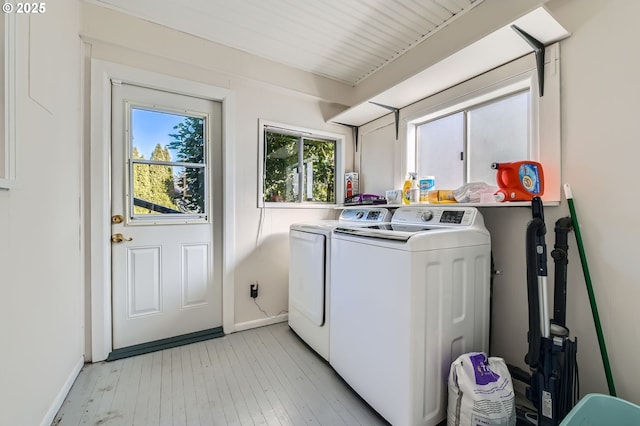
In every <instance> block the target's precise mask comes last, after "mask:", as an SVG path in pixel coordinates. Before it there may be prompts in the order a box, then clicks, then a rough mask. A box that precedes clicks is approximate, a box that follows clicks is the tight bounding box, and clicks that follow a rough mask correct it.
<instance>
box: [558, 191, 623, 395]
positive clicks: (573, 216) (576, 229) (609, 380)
mask: <svg viewBox="0 0 640 426" xmlns="http://www.w3.org/2000/svg"><path fill="white" fill-rule="evenodd" d="M564 195H565V197H566V199H567V203H568V204H569V211H570V212H571V222H572V225H573V231H574V232H575V234H576V242H577V244H578V252H579V253H580V262H581V263H582V272H583V274H584V280H585V283H586V285H587V293H589V302H590V303H591V313H592V314H593V322H594V323H595V326H596V333H597V335H598V344H599V345H600V355H601V356H602V363H603V364H604V372H605V374H606V376H607V384H608V386H609V394H610V395H611V396H616V388H615V386H614V384H613V376H612V374H611V366H610V365H609V356H608V355H607V346H606V344H605V342H604V334H603V333H602V325H601V324H600V315H599V314H598V306H597V305H596V296H595V294H594V292H593V284H592V283H591V274H590V273H589V265H588V264H587V256H586V255H585V252H584V246H583V245H582V235H581V234H580V225H579V224H578V217H577V216H576V209H575V207H574V205H573V193H572V192H571V186H570V185H569V184H568V183H565V184H564Z"/></svg>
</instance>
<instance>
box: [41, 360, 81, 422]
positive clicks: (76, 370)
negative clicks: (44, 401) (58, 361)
mask: <svg viewBox="0 0 640 426" xmlns="http://www.w3.org/2000/svg"><path fill="white" fill-rule="evenodd" d="M83 365H84V356H81V357H80V359H79V360H78V363H77V364H76V365H75V366H74V367H73V370H71V373H70V374H69V377H68V378H67V381H66V382H64V386H62V388H61V389H60V392H58V395H57V396H56V399H54V400H53V403H51V406H50V407H49V411H47V414H46V415H45V416H44V418H43V419H42V422H40V425H41V426H49V425H51V424H52V423H53V420H54V419H55V418H56V414H58V410H60V407H62V404H63V403H64V399H65V398H66V397H67V395H68V394H69V391H70V390H71V386H73V382H75V381H76V378H77V377H78V374H80V370H82V366H83Z"/></svg>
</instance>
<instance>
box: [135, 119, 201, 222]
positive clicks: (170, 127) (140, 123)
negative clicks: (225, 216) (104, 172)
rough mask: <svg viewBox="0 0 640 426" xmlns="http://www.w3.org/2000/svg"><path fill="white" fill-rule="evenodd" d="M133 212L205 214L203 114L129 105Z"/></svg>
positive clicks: (138, 214) (140, 213)
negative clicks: (189, 113)
mask: <svg viewBox="0 0 640 426" xmlns="http://www.w3.org/2000/svg"><path fill="white" fill-rule="evenodd" d="M130 111H131V142H130V147H131V148H130V149H131V150H130V163H131V168H130V177H129V182H130V188H131V189H130V191H131V192H130V193H131V194H132V195H133V196H132V197H130V198H131V201H130V203H131V205H130V211H131V212H132V217H134V218H143V217H145V216H149V215H154V217H157V216H162V215H165V216H166V215H181V216H184V215H195V216H197V217H205V215H206V206H207V191H206V187H207V165H206V161H205V159H206V151H205V147H206V139H205V134H206V132H205V129H206V127H205V124H206V123H205V118H203V117H193V116H187V115H179V114H173V113H168V112H163V111H155V110H150V109H142V108H131V110H130Z"/></svg>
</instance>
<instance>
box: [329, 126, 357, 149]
mask: <svg viewBox="0 0 640 426" xmlns="http://www.w3.org/2000/svg"><path fill="white" fill-rule="evenodd" d="M334 123H336V124H339V125H341V126H345V127H351V131H352V132H353V143H354V145H355V147H356V152H358V126H354V125H352V124H345V123H338V122H337V121H334Z"/></svg>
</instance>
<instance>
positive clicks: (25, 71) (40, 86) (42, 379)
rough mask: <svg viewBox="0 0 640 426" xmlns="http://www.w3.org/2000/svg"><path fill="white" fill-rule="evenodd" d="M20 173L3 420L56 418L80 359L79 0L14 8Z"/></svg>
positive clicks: (0, 399) (14, 200)
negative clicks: (26, 11)
mask: <svg viewBox="0 0 640 426" xmlns="http://www.w3.org/2000/svg"><path fill="white" fill-rule="evenodd" d="M16 20H17V37H16V39H17V75H16V85H17V86H16V98H17V100H16V101H17V105H16V117H17V128H16V135H17V167H16V169H17V173H16V174H17V181H16V183H15V187H14V188H12V189H11V190H9V191H6V190H0V289H1V291H2V296H1V297H0V342H1V345H2V350H1V351H0V365H1V366H2V367H1V368H0V424H3V425H36V424H40V423H44V424H48V423H50V422H51V420H53V416H54V415H55V413H56V411H57V409H58V404H59V403H61V402H62V398H64V396H65V395H66V391H67V390H68V387H69V386H70V385H71V383H72V380H73V379H74V378H75V375H76V374H77V372H78V371H79V369H80V367H81V366H82V362H83V358H82V354H83V326H84V322H83V287H82V273H83V269H82V268H83V266H82V262H81V256H80V253H81V247H80V240H81V239H80V224H81V217H80V215H81V212H80V208H79V205H80V197H81V190H82V182H81V179H80V167H79V166H80V164H81V163H80V158H81V157H80V155H81V146H80V133H79V131H80V130H79V129H80V42H79V40H78V27H79V5H78V2H77V1H76V0H64V1H62V0H60V1H56V2H55V5H54V4H53V3H47V11H46V13H45V14H43V15H40V16H37V15H34V16H28V15H17V16H16Z"/></svg>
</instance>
